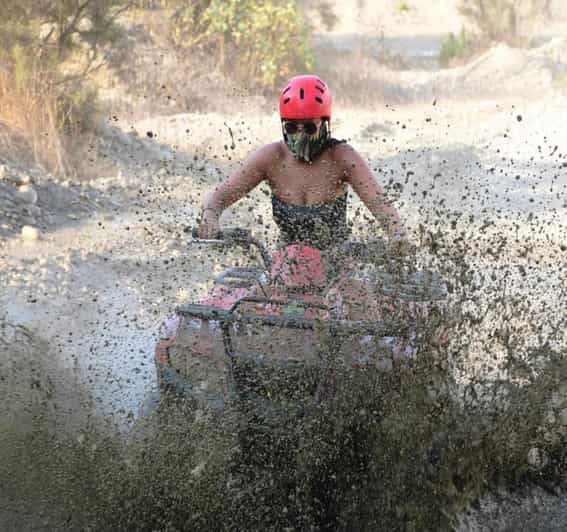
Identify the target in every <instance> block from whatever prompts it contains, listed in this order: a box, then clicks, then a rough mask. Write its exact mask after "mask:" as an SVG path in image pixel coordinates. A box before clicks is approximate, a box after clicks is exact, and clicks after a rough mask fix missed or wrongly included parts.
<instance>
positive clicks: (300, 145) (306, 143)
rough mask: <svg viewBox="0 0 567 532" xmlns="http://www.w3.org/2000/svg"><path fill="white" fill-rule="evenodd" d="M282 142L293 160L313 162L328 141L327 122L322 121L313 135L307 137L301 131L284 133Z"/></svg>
mask: <svg viewBox="0 0 567 532" xmlns="http://www.w3.org/2000/svg"><path fill="white" fill-rule="evenodd" d="M284 140H285V143H286V144H287V146H288V148H289V149H290V151H291V153H292V154H293V157H294V158H295V159H297V160H299V161H305V162H310V161H313V159H315V158H316V157H317V155H319V154H320V153H321V151H322V150H323V148H324V147H325V145H326V144H327V142H328V140H329V130H328V128H327V121H326V120H323V121H322V122H321V126H320V127H319V129H318V130H317V131H316V132H315V133H313V135H307V134H306V133H305V131H303V129H301V130H299V131H298V132H297V133H293V134H290V133H285V131H284Z"/></svg>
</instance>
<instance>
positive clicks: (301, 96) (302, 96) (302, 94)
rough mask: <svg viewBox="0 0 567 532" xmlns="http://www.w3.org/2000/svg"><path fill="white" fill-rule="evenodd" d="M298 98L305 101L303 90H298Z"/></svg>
mask: <svg viewBox="0 0 567 532" xmlns="http://www.w3.org/2000/svg"><path fill="white" fill-rule="evenodd" d="M299 97H300V98H301V99H302V100H303V99H305V91H304V90H303V89H299Z"/></svg>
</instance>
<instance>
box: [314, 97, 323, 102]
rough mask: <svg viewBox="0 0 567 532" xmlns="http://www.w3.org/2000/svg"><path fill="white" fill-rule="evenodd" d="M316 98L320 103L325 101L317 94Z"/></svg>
mask: <svg viewBox="0 0 567 532" xmlns="http://www.w3.org/2000/svg"><path fill="white" fill-rule="evenodd" d="M315 99H316V100H317V101H318V102H319V103H323V100H322V99H321V98H319V96H315Z"/></svg>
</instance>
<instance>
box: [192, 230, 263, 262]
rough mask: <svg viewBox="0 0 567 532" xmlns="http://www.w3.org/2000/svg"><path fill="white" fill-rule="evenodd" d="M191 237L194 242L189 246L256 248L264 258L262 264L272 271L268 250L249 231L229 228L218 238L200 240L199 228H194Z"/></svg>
mask: <svg viewBox="0 0 567 532" xmlns="http://www.w3.org/2000/svg"><path fill="white" fill-rule="evenodd" d="M191 236H192V237H193V240H191V241H190V242H189V244H212V245H220V246H243V247H245V248H248V247H250V246H254V247H255V248H256V249H257V250H258V252H259V253H260V255H261V257H262V262H263V263H264V266H265V267H266V269H268V270H269V269H270V268H271V266H272V258H271V256H270V253H269V252H268V249H267V248H266V246H264V244H262V242H260V241H259V240H258V239H256V238H254V237H253V236H252V233H251V231H250V230H248V229H242V228H240V227H227V228H226V229H223V230H222V231H220V232H219V233H217V235H216V238H199V232H198V230H197V228H195V227H193V228H192V229H191Z"/></svg>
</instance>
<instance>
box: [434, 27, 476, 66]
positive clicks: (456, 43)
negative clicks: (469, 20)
mask: <svg viewBox="0 0 567 532" xmlns="http://www.w3.org/2000/svg"><path fill="white" fill-rule="evenodd" d="M469 49H470V43H469V41H468V39H467V34H466V32H465V29H464V28H463V29H462V30H461V33H460V34H459V35H457V36H455V34H454V33H449V35H448V36H447V38H446V39H445V40H444V41H443V42H442V43H441V50H440V51H439V63H440V64H441V66H443V67H447V66H449V64H450V63H451V61H452V60H453V59H455V58H461V57H464V56H465V55H466V54H467V53H468V51H469Z"/></svg>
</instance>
